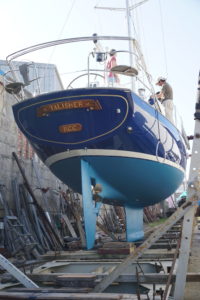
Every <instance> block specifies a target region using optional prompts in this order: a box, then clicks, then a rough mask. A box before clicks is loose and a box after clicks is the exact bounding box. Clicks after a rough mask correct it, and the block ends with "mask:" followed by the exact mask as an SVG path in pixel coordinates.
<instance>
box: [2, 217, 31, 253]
mask: <svg viewBox="0 0 200 300" xmlns="http://www.w3.org/2000/svg"><path fill="white" fill-rule="evenodd" d="M4 228H5V232H6V239H5V243H6V244H7V248H8V249H9V251H10V252H11V254H12V255H13V256H15V255H17V254H18V255H19V254H21V252H23V253H25V254H26V256H27V257H28V258H31V253H32V251H33V249H34V248H35V246H36V245H37V243H36V242H35V240H34V238H33V236H32V234H30V233H28V232H27V231H26V229H25V227H24V225H22V224H21V223H20V222H19V220H18V218H17V217H16V216H5V217H4Z"/></svg>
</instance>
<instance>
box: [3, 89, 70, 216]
mask: <svg viewBox="0 0 200 300" xmlns="http://www.w3.org/2000/svg"><path fill="white" fill-rule="evenodd" d="M16 101H17V100H16V99H15V97H14V96H12V95H10V94H8V93H7V92H6V91H5V89H2V90H0V170H1V171H0V184H2V185H5V190H6V198H7V201H8V202H9V205H10V206H11V207H12V208H13V207H14V200H13V192H12V184H11V182H12V180H13V179H16V178H17V181H18V183H22V182H23V179H22V176H21V173H20V171H19V168H18V166H17V164H16V161H15V160H14V159H13V157H12V152H15V153H16V154H17V156H18V158H19V160H20V163H21V165H22V167H23V169H24V170H25V174H26V176H27V178H28V181H29V183H30V185H31V187H32V189H33V190H34V193H35V195H36V197H37V199H38V201H39V202H40V203H41V204H42V205H43V206H44V203H45V202H46V203H47V205H46V206H47V207H48V211H50V212H52V211H54V212H56V211H57V209H58V205H59V203H58V201H59V195H58V193H57V192H56V191H57V190H58V189H59V188H61V189H62V190H66V188H67V187H66V186H65V185H64V184H62V183H61V182H60V181H59V180H58V179H57V178H56V177H55V176H54V175H53V174H52V173H51V171H50V170H49V169H48V168H47V167H46V166H45V165H44V164H43V163H42V162H41V161H40V159H39V158H38V157H37V155H36V154H35V153H34V152H33V150H32V148H31V146H30V145H29V144H28V142H27V140H26V138H25V137H24V136H22V133H20V131H19V129H18V127H17V125H16V123H15V120H14V116H13V112H12V105H14V104H15V103H16ZM27 149H28V150H27ZM27 151H28V152H29V153H27ZM41 187H42V188H49V190H48V192H47V193H46V194H45V195H44V193H42V192H41V189H40V188H41ZM0 213H1V215H2V214H3V213H4V210H3V208H2V207H0Z"/></svg>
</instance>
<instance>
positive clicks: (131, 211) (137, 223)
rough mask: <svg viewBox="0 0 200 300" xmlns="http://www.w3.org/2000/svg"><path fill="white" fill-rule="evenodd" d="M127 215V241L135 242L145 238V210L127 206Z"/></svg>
mask: <svg viewBox="0 0 200 300" xmlns="http://www.w3.org/2000/svg"><path fill="white" fill-rule="evenodd" d="M125 213H126V239H127V241H128V242H135V241H138V240H141V239H142V238H143V237H144V231H143V208H133V207H129V206H125Z"/></svg>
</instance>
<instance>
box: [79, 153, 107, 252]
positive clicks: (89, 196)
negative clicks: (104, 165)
mask: <svg viewBox="0 0 200 300" xmlns="http://www.w3.org/2000/svg"><path fill="white" fill-rule="evenodd" d="M96 179H97V178H96V176H95V171H94V170H93V168H92V166H91V165H90V164H89V163H88V162H87V161H85V160H83V159H81V182H82V197H83V214H84V224H85V234H86V246H87V249H91V248H93V247H94V243H95V235H96V218H97V216H98V213H99V209H100V207H101V204H102V203H101V202H95V201H94V199H93V193H92V185H93V183H94V181H95V180H96Z"/></svg>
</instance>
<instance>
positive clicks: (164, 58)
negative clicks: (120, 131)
mask: <svg viewBox="0 0 200 300" xmlns="http://www.w3.org/2000/svg"><path fill="white" fill-rule="evenodd" d="M138 1H140V0H138ZM138 1H134V0H130V4H134V3H136V2H138ZM0 5H1V17H0V28H1V48H0V59H5V58H6V56H7V55H9V54H11V53H13V52H15V51H17V50H20V49H22V48H25V47H28V46H31V45H35V44H38V43H43V42H48V41H52V40H56V39H61V38H70V37H78V36H90V35H92V34H93V33H94V32H96V33H98V34H99V35H101V34H102V35H127V34H126V18H125V14H124V12H113V11H106V10H97V9H96V10H95V9H94V6H95V5H99V6H104V7H105V6H112V7H114V6H115V7H125V1H124V0H98V1H97V0H17V1H16V0H0ZM133 16H134V23H135V27H136V29H137V35H138V39H139V41H140V43H141V47H142V50H143V54H144V57H145V60H146V63H147V66H148V71H149V72H150V74H151V75H152V76H153V79H154V82H155V81H156V79H157V77H159V76H166V77H167V78H168V82H169V83H170V84H171V85H172V87H173V90H174V103H175V105H176V106H177V109H178V111H179V114H180V115H181V116H182V118H183V121H184V127H185V129H186V133H187V134H188V135H190V134H193V130H194V119H193V113H194V106H195V101H196V90H197V81H198V72H199V69H200V64H199V60H200V34H199V32H198V31H199V28H200V17H199V16H200V0H149V1H148V2H146V3H145V4H143V5H142V6H140V7H138V8H137V9H136V10H135V11H134V14H133ZM63 59H64V58H63ZM45 62H47V61H45ZM49 62H50V63H51V62H52V61H49ZM155 88H156V87H155Z"/></svg>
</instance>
